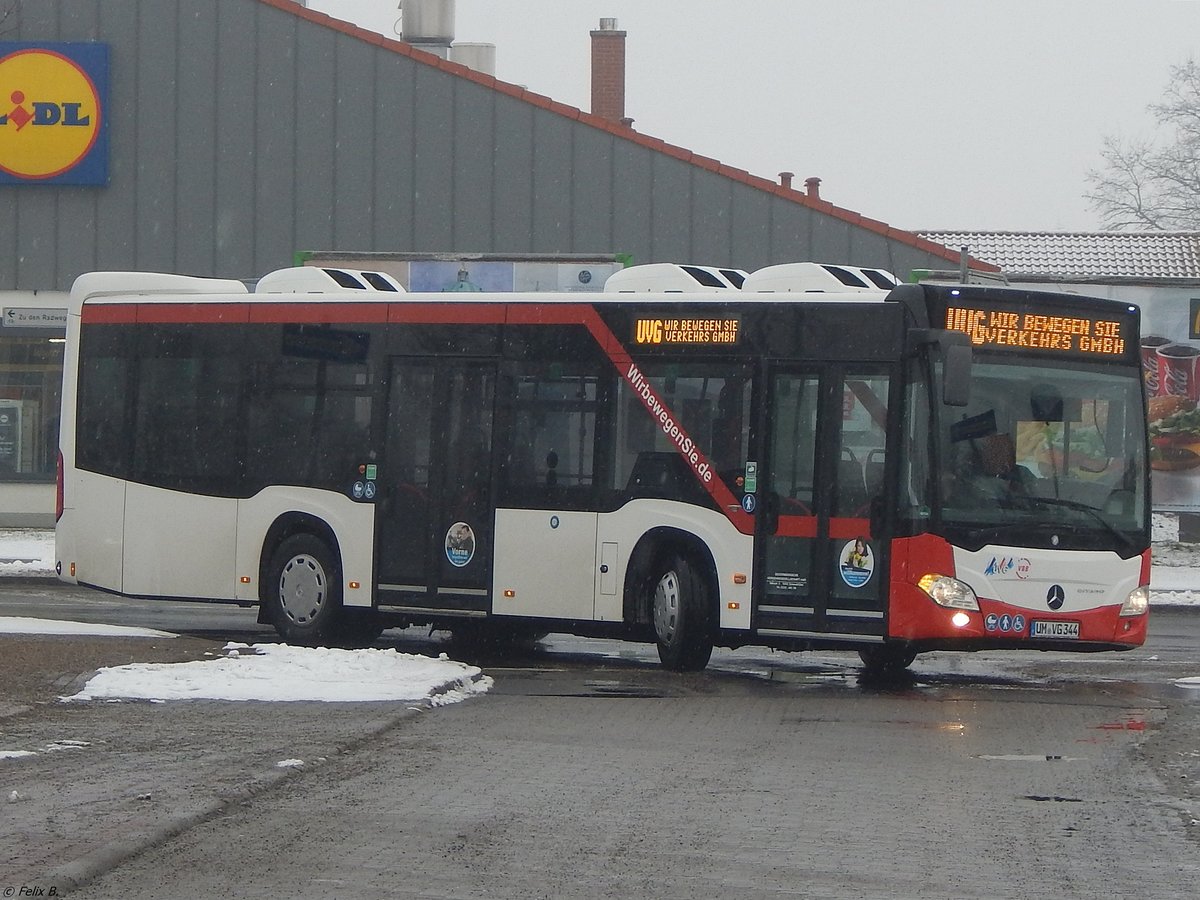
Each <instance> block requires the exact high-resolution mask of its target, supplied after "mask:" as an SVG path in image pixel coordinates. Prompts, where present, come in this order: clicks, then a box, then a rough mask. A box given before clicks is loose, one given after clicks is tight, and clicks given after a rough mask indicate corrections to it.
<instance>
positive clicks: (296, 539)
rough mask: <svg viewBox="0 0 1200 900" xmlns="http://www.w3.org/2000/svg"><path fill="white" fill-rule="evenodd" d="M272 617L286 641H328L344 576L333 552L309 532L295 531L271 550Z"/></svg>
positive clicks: (338, 611) (332, 635) (269, 599)
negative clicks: (296, 532) (273, 550)
mask: <svg viewBox="0 0 1200 900" xmlns="http://www.w3.org/2000/svg"><path fill="white" fill-rule="evenodd" d="M266 587H267V597H266V602H267V604H268V606H269V610H270V614H271V620H272V621H273V622H274V624H275V630H276V631H278V632H279V636H280V637H282V638H283V639H284V640H285V641H288V642H289V643H296V644H320V643H326V642H329V641H332V640H333V639H334V638H335V637H336V636H337V635H336V626H337V624H338V622H337V620H338V618H339V617H340V614H341V612H342V596H341V588H342V577H341V572H340V567H339V565H338V561H337V557H336V555H335V554H334V552H333V551H332V550H330V549H329V546H328V545H327V544H326V543H325V542H324V541H323V540H321V539H320V538H318V537H317V536H315V535H312V534H294V535H292V536H291V537H289V538H288V539H287V540H285V541H283V543H281V544H280V545H279V547H278V548H277V549H276V550H275V553H274V554H272V556H271V562H270V565H269V568H268V572H267V582H266Z"/></svg>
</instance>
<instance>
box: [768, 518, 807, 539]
mask: <svg viewBox="0 0 1200 900" xmlns="http://www.w3.org/2000/svg"><path fill="white" fill-rule="evenodd" d="M775 534H776V535H778V536H779V537H805V538H815V537H816V536H817V517H816V516H780V517H779V524H778V525H776V526H775Z"/></svg>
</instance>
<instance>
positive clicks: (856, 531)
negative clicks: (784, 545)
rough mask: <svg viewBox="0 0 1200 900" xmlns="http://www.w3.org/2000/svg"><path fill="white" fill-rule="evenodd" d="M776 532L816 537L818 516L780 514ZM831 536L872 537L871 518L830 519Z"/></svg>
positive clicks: (846, 538) (843, 537) (791, 535)
mask: <svg viewBox="0 0 1200 900" xmlns="http://www.w3.org/2000/svg"><path fill="white" fill-rule="evenodd" d="M775 534H776V535H777V536H779V537H805V538H815V537H816V536H817V517H816V516H780V517H779V524H778V525H777V526H776V527H775ZM829 536H830V537H831V538H835V539H837V540H842V539H845V540H854V539H855V538H860V537H870V536H871V520H870V519H830V520H829Z"/></svg>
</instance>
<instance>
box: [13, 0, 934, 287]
mask: <svg viewBox="0 0 1200 900" xmlns="http://www.w3.org/2000/svg"><path fill="white" fill-rule="evenodd" d="M3 37H4V40H8V41H38V42H40V41H99V42H103V43H106V44H108V45H109V46H110V53H111V55H110V60H111V82H110V93H109V105H108V117H109V118H108V122H109V140H110V146H111V154H110V159H109V175H110V179H109V184H108V185H107V186H105V187H78V186H52V185H2V186H0V290H12V289H54V288H56V289H66V288H67V287H69V285H70V283H71V281H72V279H73V278H74V277H75V276H76V275H78V274H79V273H80V272H84V271H88V270H93V269H145V270H162V271H173V272H185V273H191V274H199V275H219V276H227V277H253V276H256V275H259V274H262V273H264V272H266V271H269V270H271V269H275V268H279V267H282V266H286V265H289V264H290V263H291V260H292V258H293V253H294V251H297V250H308V249H323V250H356V251H431V252H451V251H460V252H492V253H540V254H552V253H629V254H631V255H632V256H633V258H634V260H635V261H636V262H654V261H678V262H700V263H707V264H716V265H733V266H738V267H741V268H745V269H755V268H758V267H761V266H764V265H768V264H771V263H777V262H789V261H795V260H801V259H816V260H822V261H845V262H851V263H854V264H860V265H874V266H882V267H885V268H888V269H891V270H892V271H894V272H896V273H897V274H900V275H902V276H903V275H904V274H906V273H907V272H908V271H909V270H911V269H913V268H945V267H946V266H947V260H948V259H950V258H951V256H950V254H949V252H948V251H946V250H944V249H943V248H940V247H938V245H935V244H932V243H929V242H927V241H923V240H920V239H918V238H915V237H914V236H912V235H909V234H907V233H905V232H898V231H894V230H892V229H889V228H888V227H887V226H886V225H883V224H882V223H878V222H869V221H866V220H861V221H860V220H859V218H858V217H857V216H856V214H854V213H848V212H846V211H844V210H838V209H836V208H834V207H832V206H830V204H828V203H824V202H821V201H810V200H809V199H808V198H807V197H805V195H803V194H801V193H800V192H793V191H791V190H785V189H783V188H780V187H779V186H778V185H775V184H773V183H772V182H770V181H766V180H764V179H758V178H753V177H751V176H749V175H748V174H747V173H745V172H740V171H739V170H733V169H728V168H726V167H724V166H720V165H719V164H717V163H716V162H715V161H713V160H703V159H700V158H698V157H696V158H693V157H692V156H691V154H689V153H687V152H686V151H682V150H680V149H679V148H674V147H670V146H668V145H664V144H662V142H661V141H655V140H654V139H650V138H646V137H645V136H642V135H637V134H635V133H634V132H632V131H624V132H622V129H621V128H620V127H619V126H615V125H608V124H607V123H604V122H602V121H601V120H599V119H595V118H593V117H591V116H590V115H587V114H584V113H580V112H579V111H578V110H573V109H571V108H568V107H565V106H562V105H561V104H557V103H553V102H552V101H550V100H548V99H547V98H544V97H539V96H537V95H532V94H528V93H526V92H523V91H521V90H520V89H519V88H516V87H514V86H511V85H504V84H502V83H500V82H496V81H494V79H491V78H488V77H486V76H479V75H475V74H474V73H467V72H466V71H465V70H462V69H459V68H457V67H452V66H451V65H449V64H446V63H442V62H440V61H438V60H435V59H434V58H432V57H429V56H426V55H424V54H420V53H417V52H416V51H413V50H411V49H410V48H408V47H407V46H405V45H401V44H398V43H396V42H392V41H386V40H384V39H383V38H381V37H379V36H376V35H372V34H370V33H368V32H364V31H359V30H357V29H354V28H352V27H349V26H344V25H341V24H339V23H335V22H334V20H331V19H328V18H327V17H325V16H322V15H320V14H317V13H312V12H310V11H307V10H304V9H302V8H300V7H299V6H298V5H294V4H289V3H287V2H285V0H154V2H153V3H147V2H139V0H36V2H25V3H23V4H22V7H21V12H20V17H19V20H18V27H17V28H16V29H15V30H14V31H10V32H9V33H7V34H5V35H4V36H3ZM577 64H578V65H586V64H587V62H586V60H579V61H577Z"/></svg>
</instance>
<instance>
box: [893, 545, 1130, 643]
mask: <svg viewBox="0 0 1200 900" xmlns="http://www.w3.org/2000/svg"><path fill="white" fill-rule="evenodd" d="M1140 566H1141V573H1140V579H1139V584H1143V585H1144V584H1149V581H1150V551H1148V550H1147V551H1146V552H1145V553H1144V554H1142V558H1141V561H1140ZM929 573H937V574H940V575H949V576H951V577H956V576H957V574H958V573H957V572H956V571H955V564H954V548H953V547H952V546H951V545H950V543H949V542H948V541H946V540H945V539H944V538H941V537H937V536H935V535H929V534H925V535H920V536H917V537H912V538H898V539H896V540H894V541H893V542H892V562H891V588H890V592H889V599H888V636H889V637H891V638H896V639H901V640H909V641H926V642H932V643H938V644H942V645H945V646H951V645H952V644H953V643H954V642H958V641H961V642H963V643H964V645H967V644H971V643H974V644H988V645H992V646H998V647H1003V646H1008V645H1011V646H1012V647H1014V648H1016V647H1022V648H1027V649H1028V648H1035V649H1036V648H1038V647H1044V646H1045V645H1046V643H1047V641H1045V640H1042V639H1040V638H1033V637H1031V635H1030V628H1031V626H1032V622H1033V621H1034V620H1037V621H1047V622H1055V621H1062V622H1066V623H1068V624H1069V623H1078V635H1077V636H1076V635H1075V634H1074V633H1073V632H1072V634H1071V636H1070V638H1069V640H1070V642H1071V643H1072V644H1073V645H1079V646H1080V648H1081V649H1083V648H1084V645H1086V644H1088V643H1097V644H1109V645H1111V644H1123V645H1128V646H1130V647H1136V646H1140V645H1141V644H1143V643H1144V642H1145V640H1146V622H1147V618H1148V617H1147V616H1146V615H1140V616H1121V615H1120V614H1119V613H1120V607H1121V604H1120V603H1119V602H1118V603H1113V604H1108V605H1104V606H1099V607H1097V608H1095V609H1090V610H1083V611H1074V612H1071V613H1067V614H1062V615H1058V614H1055V613H1054V612H1052V611H1050V610H1031V609H1029V608H1026V607H1020V606H1016V605H1013V604H1011V603H1007V602H1005V599H1004V598H1003V597H988V596H983V595H978V593H977V596H978V600H979V611H978V612H975V611H965V610H958V609H950V608H947V607H944V606H939V605H938V604H937V603H935V602H934V601H933V600H932V599H931V598H930V597H929V595H928V594H926V593H925V591H923V590H922V589H921V588H920V587H919V586H918V582H919V581H920V580H921V578H922V576H924V575H926V574H929ZM972 587H976V586H975V585H972ZM960 614H961V615H960ZM964 616H965V621H964ZM989 621H990V627H989ZM997 623H1002V624H1004V626H1005V627H998V625H997ZM1071 628H1072V629H1073V628H1074V625H1071ZM1061 645H1062V644H1061V643H1060V646H1061Z"/></svg>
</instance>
